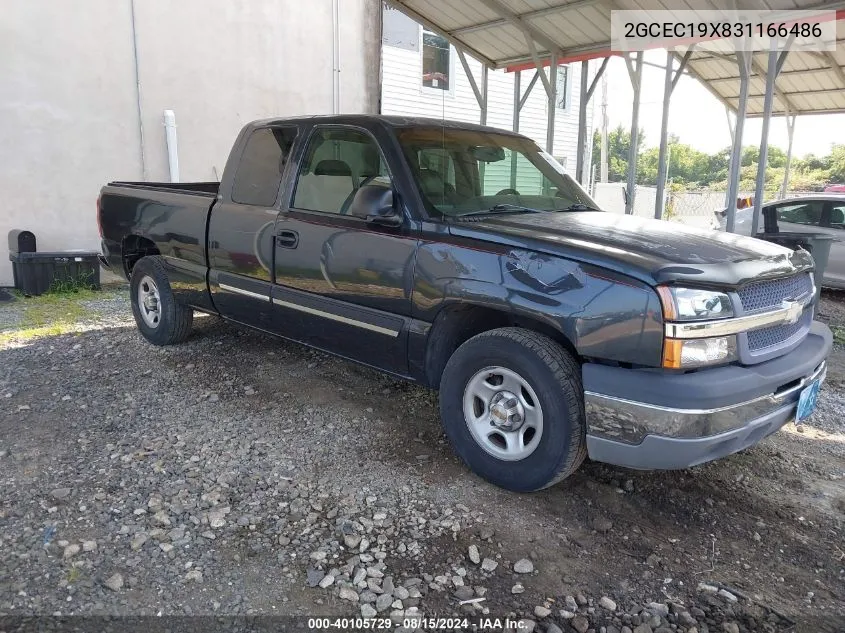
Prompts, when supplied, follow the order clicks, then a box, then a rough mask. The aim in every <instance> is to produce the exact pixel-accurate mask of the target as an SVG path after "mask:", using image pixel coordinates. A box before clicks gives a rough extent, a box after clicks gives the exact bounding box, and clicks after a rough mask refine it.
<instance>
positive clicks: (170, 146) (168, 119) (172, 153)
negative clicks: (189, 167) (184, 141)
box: [164, 110, 179, 182]
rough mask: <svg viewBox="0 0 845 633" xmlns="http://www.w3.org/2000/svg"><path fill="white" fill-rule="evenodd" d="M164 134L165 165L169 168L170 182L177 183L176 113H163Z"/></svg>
mask: <svg viewBox="0 0 845 633" xmlns="http://www.w3.org/2000/svg"><path fill="white" fill-rule="evenodd" d="M164 133H165V136H166V138H167V165H168V167H169V168H170V182H179V148H178V145H177V143H176V113H175V112H174V111H173V110H165V111H164Z"/></svg>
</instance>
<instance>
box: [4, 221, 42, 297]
mask: <svg viewBox="0 0 845 633" xmlns="http://www.w3.org/2000/svg"><path fill="white" fill-rule="evenodd" d="M8 238H9V255H13V254H17V253H34V252H35V250H36V249H35V233H33V232H32V231H25V230H24V229H12V230H11V231H9V235H8ZM12 281H13V283H14V285H15V288H17V289H18V290H20V285H19V283H20V282H19V281H18V266H17V264H14V263H13V264H12Z"/></svg>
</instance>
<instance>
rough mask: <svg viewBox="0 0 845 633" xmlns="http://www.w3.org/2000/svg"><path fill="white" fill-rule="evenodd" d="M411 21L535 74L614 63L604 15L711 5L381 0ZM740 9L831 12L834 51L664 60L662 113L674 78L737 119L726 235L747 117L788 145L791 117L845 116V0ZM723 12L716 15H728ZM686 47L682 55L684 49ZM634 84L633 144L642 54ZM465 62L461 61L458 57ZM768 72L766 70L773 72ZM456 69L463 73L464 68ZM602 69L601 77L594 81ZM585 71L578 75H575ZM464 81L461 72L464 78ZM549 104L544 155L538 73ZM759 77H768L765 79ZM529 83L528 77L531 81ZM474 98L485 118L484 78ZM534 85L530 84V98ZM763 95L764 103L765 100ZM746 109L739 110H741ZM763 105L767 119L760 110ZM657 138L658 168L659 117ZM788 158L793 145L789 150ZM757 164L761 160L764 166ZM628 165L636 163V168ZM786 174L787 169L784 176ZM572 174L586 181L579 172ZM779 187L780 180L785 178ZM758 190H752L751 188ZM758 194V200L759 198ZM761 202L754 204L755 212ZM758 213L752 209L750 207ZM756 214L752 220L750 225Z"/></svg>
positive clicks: (764, 1)
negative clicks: (779, 122)
mask: <svg viewBox="0 0 845 633" xmlns="http://www.w3.org/2000/svg"><path fill="white" fill-rule="evenodd" d="M387 2H388V4H390V5H392V6H394V7H395V8H397V9H398V10H400V11H402V12H403V13H405V14H406V15H408V16H410V17H411V18H413V19H415V20H416V21H417V22H419V23H421V24H423V25H424V26H426V27H428V28H429V29H431V30H432V31H435V32H437V33H439V34H441V35H442V36H443V37H445V38H446V39H447V40H448V41H449V42H450V43H451V44H453V45H454V46H455V47H456V48H457V49H458V51H459V55H461V56H463V53H464V51H465V52H466V53H469V54H470V55H472V56H473V57H475V58H476V59H478V60H479V61H480V62H481V63H482V64H484V66H485V68H487V67H489V68H507V69H508V70H511V71H516V70H526V69H530V68H532V67H534V68H537V69H539V68H540V67H542V66H543V65H545V64H547V63H548V64H551V65H552V66H557V64H558V63H561V62H563V63H568V62H573V61H579V60H580V61H582V62H584V65H585V66H586V60H589V59H595V58H600V57H604V58H607V57H608V56H610V55H618V54H620V53H617V52H614V51H612V50H611V11H613V10H639V11H642V10H643V9H648V10H667V11H678V10H683V9H707V8H714V7H713V5H712V4H711V3H709V2H703V1H697V0H675V1H672V0H640V1H637V0H633V1H632V0H568V1H561V0H387ZM734 6H735V7H736V8H737V9H739V10H759V11H772V10H774V11H788V10H805V11H807V10H824V11H836V12H837V14H836V18H837V20H836V27H837V47H836V50H835V51H830V52H805V51H801V52H799V51H792V52H790V53H788V54H787V55H785V56H781V58H778V57H777V56H776V55H774V53H769V52H761V53H748V54H742V53H737V54H736V55H735V56H734V55H725V54H718V53H714V52H708V51H707V50H696V49H695V47H693V49H692V50H688V49H687V50H684V49H680V50H674V51H669V52H668V55H669V56H670V59H671V57H672V56H673V57H674V58H675V59H676V60H677V61H678V63H679V68H678V70H677V73H676V72H675V71H674V70H673V68H672V66H670V65H669V64H667V70H666V87H665V90H664V110H667V111H668V105H669V96H670V95H671V90H672V88H673V87H674V84H675V83H677V79H678V77H679V75H680V73H681V72H682V71H686V72H687V73H689V74H690V75H692V76H693V77H695V78H697V79H698V80H699V81H701V83H702V84H703V85H704V86H705V87H706V88H707V89H708V90H709V91H710V92H711V93H712V94H713V95H714V96H715V97H716V98H717V99H719V100H720V101H721V102H722V103H724V104H725V105H726V106H727V107H728V108H729V109H730V110H732V111H733V112H735V113H736V114H737V126H736V128H737V129H736V132H737V133H736V134H734V143H733V144H734V148H733V156H732V161H731V163H732V164H731V178H729V181H730V182H729V191H728V194H727V196H726V206H727V207H728V208H729V213H728V217H729V219H728V230H732V229H733V216H734V211H735V210H734V209H733V208H732V207H733V203H732V202H730V200H733V199H735V194H736V191H735V190H736V185H737V182H738V176H739V157H738V155H737V154H738V150H739V149H740V148H741V142H742V122H743V121H744V120H745V119H746V117H748V116H761V117H763V118H764V121H765V122H766V123H765V125H766V127H767V125H768V121H769V119H770V118H771V116H772V115H786V116H788V117H789V119H788V120H791V123H790V124H789V125H790V141H791V137H792V129H793V127H794V121H795V116H796V115H800V114H820V113H834V112H845V70H843V68H844V67H845V50H843V47H842V46H840V43H841V42H843V41H845V1H839V2H819V0H746V1H745V2H743V1H740V2H736V3H735V5H734ZM726 9H727V8H726V7H723V10H726ZM684 48H687V47H684ZM623 56H624V58H625V60H626V64H627V66H628V72H629V75H630V78H631V82H632V84H633V85H634V93H635V97H634V106H633V110H632V121H631V124H632V125H631V129H632V138H636V136H635V134H636V130H637V129H638V127H637V125H638V121H637V111H638V107H637V106H638V103H639V84H640V77H641V71H642V53H637V54H627V55H623ZM462 61H463V57H462ZM769 62H773V63H774V62H777V70H776V71H773V72H772V73H768V72H767V71H768V67H769V65H770V63H769ZM773 67H774V66H773ZM464 69H465V70H468V68H467V66H466V64H465V63H464ZM603 70H604V65H602V67H601V68H600V69H599V74H600V73H601V72H602V71H603ZM582 72H584V73H585V72H586V67H584V68H583V69H582ZM468 74H469V73H468ZM537 74H538V75H539V76H540V79H542V82H543V84H544V85H545V88H546V92H547V93H548V96H549V103H550V107H549V122H548V123H549V124H548V130H549V132H548V139H547V144H546V145H547V147H546V149H547V151H549V152H551V149H552V140H553V132H552V130H553V125H554V107H552V106H551V104H552V103H553V99H554V95H555V80H556V73H550V76H549V77H548V78H546V75H545V73H537ZM767 75H769V76H768V77H767ZM535 80H536V75H535ZM470 81H471V82H472V83H473V88H474V90H475V92H476V98H477V99H478V101H479V105H480V107H481V109H482V113H483V114H482V117H483V118H486V110H487V102H486V74H485V75H484V77H483V82H484V84H485V85H484V88H483V90H479V89H478V88H477V86H476V83H475V80H474V79H473V78H472V77H471V76H470ZM533 83H534V81H533V80H532V84H530V85H529V88H528V89H529V90H530V88H531V86H533ZM515 86H516V91H517V94H515V98H514V111H515V112H514V119H515V126H514V129H515V130H516V129H517V128H518V117H519V107H520V106H519V103H520V101H521V97H520V95H519V93H518V91H519V81H518V79H517V80H516V81H515ZM594 87H595V85H593V86H592V87H591V88H590V89H588V87H587V82H586V79H582V85H581V92H582V97H586V98H587V99H586V100H588V99H589V96H590V95H591V93H592V88H594ZM767 95H768V97H769V98H768V99H767ZM586 100H585V99H583V98H582V104H581V112H580V113H579V124H580V127H583V126H584V123H585V114H586V112H585V110H586ZM743 102H744V107H743ZM766 102H768V111H767V103H766ZM663 119H664V121H663V129H662V130H661V161H660V162H661V164H663V163H664V161H665V158H664V156H665V151H664V150H665V144H666V127H667V124H666V122H667V115H666V113H664V117H663ZM767 144H768V143H767V139H765V138H764V139H762V141H761V150H762V151H761V155H765V148H766V147H767ZM586 151H588V150H587V143H586V139H585V138H583V134H581V133H579V148H578V153H579V154H578V155H579V164H580V163H582V161H581V160H580V157H581V154H582V153H585V152H586ZM790 154H791V142H790ZM634 156H636V146H635V143H632V144H631V152H630V160H629V162H630V161H632V160H634V159H633V157H634ZM762 162H763V161H761V164H762ZM634 165H635V163H634ZM635 170H636V167H634V168H633V169H630V170H629V174H628V186H627V191H628V196H627V203H626V213H630V212H632V209H633V199H634V194H635V192H636V187H635V178H634V174H635ZM787 172H788V168H787ZM577 176H578V178H579V180H580V181H581V182H582V183H583V182H584V174H583V172H581V169H580V165H579V168H578V172H577ZM784 182H786V176H785V178H784ZM758 189H759V186H758ZM759 197H760V196H757V198H759ZM759 205H760V200H756V201H755V207H759ZM661 206H662V200H660V199H658V201H657V205H656V209H655V217H658V218H659V217H661V214H662V210H661ZM758 211H759V209H758ZM756 215H757V214H756V213H755V220H756Z"/></svg>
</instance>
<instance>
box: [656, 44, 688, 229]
mask: <svg viewBox="0 0 845 633" xmlns="http://www.w3.org/2000/svg"><path fill="white" fill-rule="evenodd" d="M690 55H692V46H690V47H689V49H687V52H686V53H684V56H683V57H682V58H681V63H680V65H679V66H678V70H677V71H675V73H674V75H673V73H672V64H673V61H674V59H675V56H674V55H673V54H672V51H671V50H668V49H667V50H666V76H665V78H664V82H663V117H662V119H661V121H660V150H659V153H658V158H657V197H656V199H655V201H654V217H655V218H656V219H658V220H659V219H661V218H662V217H663V205H664V204H665V202H666V200H665V198H666V177H667V176H668V171H669V166H668V164H669V152H668V149H669V101H670V100H671V98H672V92H673V91H674V90H675V86H677V85H678V80H679V79H680V78H681V74H682V73H683V72H684V67H685V66H686V65H687V61H689V58H690Z"/></svg>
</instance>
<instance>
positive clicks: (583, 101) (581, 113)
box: [575, 60, 590, 185]
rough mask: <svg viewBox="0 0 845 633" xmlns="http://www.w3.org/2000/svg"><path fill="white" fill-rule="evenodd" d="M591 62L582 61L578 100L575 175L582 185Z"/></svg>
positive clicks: (583, 179) (584, 178)
mask: <svg viewBox="0 0 845 633" xmlns="http://www.w3.org/2000/svg"><path fill="white" fill-rule="evenodd" d="M589 64H590V62H588V61H586V60H584V61H583V62H581V93H580V99H579V101H578V146H577V147H578V151H577V153H576V155H575V177H576V178H577V180H578V182H580V183H581V185H583V184H584V181H585V180H586V174H585V172H584V145H585V143H586V142H587V99H588V97H587V79H588V77H587V72H588V70H589Z"/></svg>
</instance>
